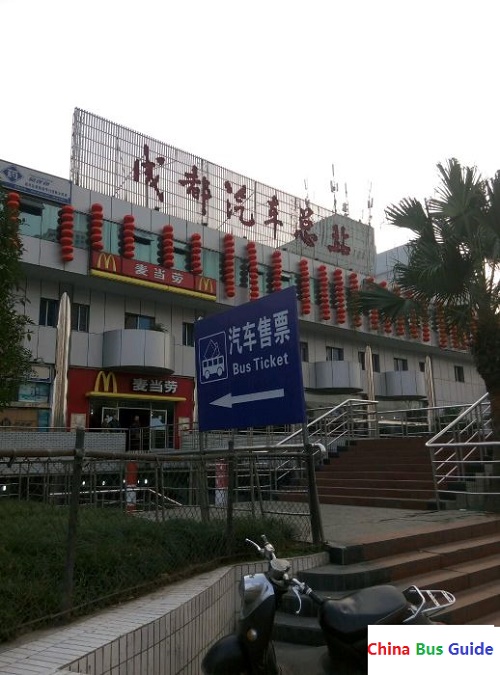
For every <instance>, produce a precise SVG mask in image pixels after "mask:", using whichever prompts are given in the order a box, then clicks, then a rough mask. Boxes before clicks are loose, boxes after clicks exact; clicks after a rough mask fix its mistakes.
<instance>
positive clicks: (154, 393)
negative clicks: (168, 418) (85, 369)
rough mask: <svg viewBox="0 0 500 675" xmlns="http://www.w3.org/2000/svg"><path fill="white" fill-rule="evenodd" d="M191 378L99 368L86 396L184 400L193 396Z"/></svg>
mask: <svg viewBox="0 0 500 675" xmlns="http://www.w3.org/2000/svg"><path fill="white" fill-rule="evenodd" d="M192 392H193V382H192V379H191V378H182V377H172V376H169V377H168V378H162V377H158V376H154V377H152V376H141V377H138V376H137V375H134V376H133V377H131V376H130V374H128V373H122V372H120V373H115V372H113V371H104V370H99V371H98V372H97V374H96V376H95V380H94V385H93V389H92V390H91V391H87V393H86V396H87V397H92V398H120V399H144V400H157V401H159V400H165V401H174V402H175V401H178V402H180V401H186V400H191V399H192V397H193V393H192Z"/></svg>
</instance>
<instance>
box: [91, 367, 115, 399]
mask: <svg viewBox="0 0 500 675" xmlns="http://www.w3.org/2000/svg"><path fill="white" fill-rule="evenodd" d="M101 385H102V389H101ZM110 388H111V392H112V393H113V394H116V393H117V392H118V385H117V383H116V375H115V374H114V373H105V372H104V370H100V371H99V372H98V373H97V377H96V378H95V383H94V391H102V392H103V393H104V394H106V393H108V392H109V390H110Z"/></svg>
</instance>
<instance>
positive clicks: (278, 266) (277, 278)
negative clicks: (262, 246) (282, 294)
mask: <svg viewBox="0 0 500 675" xmlns="http://www.w3.org/2000/svg"><path fill="white" fill-rule="evenodd" d="M271 267H272V281H271V288H272V290H273V292H274V291H281V275H282V273H283V265H282V262H281V251H273V254H272V256H271Z"/></svg>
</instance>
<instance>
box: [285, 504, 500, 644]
mask: <svg viewBox="0 0 500 675" xmlns="http://www.w3.org/2000/svg"><path fill="white" fill-rule="evenodd" d="M330 560H331V562H330V564H328V565H325V566H322V567H317V568H313V569H311V570H308V571H307V572H300V570H292V572H293V574H294V576H298V577H299V578H300V579H303V580H305V581H306V582H307V583H308V584H309V585H310V586H311V587H312V588H313V589H314V590H315V591H317V592H318V593H319V594H320V595H322V596H324V597H334V598H335V597H337V598H338V597H342V596H344V595H346V594H347V593H350V592H351V591H353V590H356V589H358V588H366V587H369V586H374V585H379V584H392V585H395V586H397V587H398V588H401V589H403V588H406V587H407V586H410V585H412V584H415V585H417V586H419V587H421V588H430V589H444V590H447V591H450V592H452V593H453V594H454V595H455V596H456V599H457V601H456V603H455V604H454V605H452V606H451V607H450V608H448V609H445V610H443V611H442V612H441V613H440V614H439V619H438V618H437V617H436V620H439V621H442V622H444V623H450V624H493V625H496V626H500V516H493V515H492V516H491V517H489V516H488V517H484V516H483V517H482V518H480V517H477V519H476V518H472V519H468V522H467V524H464V523H452V524H450V523H448V524H446V525H444V526H443V525H437V524H433V525H432V526H429V527H428V528H425V529H423V530H422V529H418V530H416V531H415V533H412V534H411V535H408V534H406V535H399V536H398V535H391V536H385V538H383V539H373V540H371V541H370V540H368V541H367V542H366V543H362V544H356V545H349V546H341V545H339V546H336V545H334V546H331V547H330ZM297 608H298V603H297V599H296V597H295V596H292V595H290V596H288V595H286V596H285V597H284V599H283V603H282V606H281V609H280V611H279V612H278V614H277V618H276V622H275V639H276V640H278V641H281V642H282V643H294V644H300V645H310V646H318V645H323V644H324V641H323V636H322V633H321V630H320V628H319V624H318V621H317V608H316V606H315V605H314V604H313V603H312V602H310V601H309V600H308V598H303V605H302V613H301V615H300V616H296V615H295V614H293V612H295V611H296V610H297Z"/></svg>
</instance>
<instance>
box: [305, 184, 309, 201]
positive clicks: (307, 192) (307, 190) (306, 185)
mask: <svg viewBox="0 0 500 675" xmlns="http://www.w3.org/2000/svg"><path fill="white" fill-rule="evenodd" d="M304 189H305V191H306V201H307V200H308V199H309V188H308V183H307V178H304Z"/></svg>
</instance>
